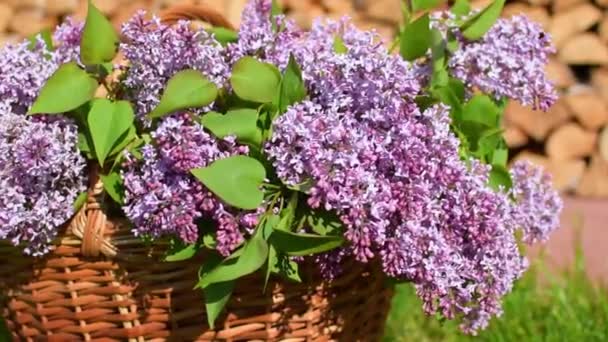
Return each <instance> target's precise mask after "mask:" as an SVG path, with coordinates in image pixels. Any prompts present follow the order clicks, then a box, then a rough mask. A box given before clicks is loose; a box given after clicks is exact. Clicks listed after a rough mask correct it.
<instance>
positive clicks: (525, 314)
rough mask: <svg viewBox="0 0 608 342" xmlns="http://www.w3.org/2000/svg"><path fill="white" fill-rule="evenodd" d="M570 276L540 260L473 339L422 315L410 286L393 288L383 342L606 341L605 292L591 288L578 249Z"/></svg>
mask: <svg viewBox="0 0 608 342" xmlns="http://www.w3.org/2000/svg"><path fill="white" fill-rule="evenodd" d="M575 259H576V260H575V262H574V265H572V267H571V268H570V270H569V271H565V272H562V273H559V274H557V273H549V272H548V271H546V267H545V263H544V262H543V261H542V258H541V260H539V261H537V262H535V263H534V265H533V266H532V268H531V269H530V270H529V271H528V272H527V273H526V275H524V277H523V278H522V279H521V280H520V281H519V282H518V283H517V284H516V286H515V288H514V290H513V292H511V293H510V294H509V295H507V296H506V298H505V300H504V314H503V316H502V317H500V318H494V319H493V320H492V321H491V323H490V326H489V327H488V329H486V330H485V331H482V332H480V333H479V336H477V337H470V336H466V335H463V334H462V333H460V332H459V330H458V327H457V324H456V323H455V322H451V321H450V322H445V323H440V322H439V321H437V320H436V319H434V318H432V317H428V316H426V315H425V314H424V313H423V312H422V308H421V302H420V300H419V299H418V298H417V297H416V295H415V293H414V290H413V287H412V286H411V285H409V284H404V285H400V286H398V287H397V293H396V296H395V298H394V300H393V309H392V310H391V313H390V316H389V319H388V321H387V325H386V331H385V338H384V341H416V342H419V341H420V342H425V341H492V342H495V341H497V342H501V341H517V342H528V341H568V342H569V341H576V342H579V341H580V342H588V341H608V289H606V288H605V287H604V288H600V287H597V286H595V285H593V284H592V283H591V282H590V280H589V279H588V278H587V276H586V273H585V269H584V258H583V253H582V251H581V250H580V248H577V253H576V258H575Z"/></svg>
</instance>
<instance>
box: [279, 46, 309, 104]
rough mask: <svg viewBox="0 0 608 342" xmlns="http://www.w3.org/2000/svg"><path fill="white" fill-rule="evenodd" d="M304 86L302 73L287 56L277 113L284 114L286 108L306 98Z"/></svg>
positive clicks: (291, 56)
mask: <svg viewBox="0 0 608 342" xmlns="http://www.w3.org/2000/svg"><path fill="white" fill-rule="evenodd" d="M306 95H307V92H306V86H305V85H304V81H303V80H302V71H301V70H300V66H299V65H298V62H297V61H296V59H295V58H294V57H293V55H290V56H289V63H288V64H287V68H286V69H285V74H284V75H283V80H282V81H281V93H280V96H279V105H278V107H279V112H281V113H284V112H285V111H286V110H287V107H289V106H291V105H292V104H295V103H298V102H300V101H302V100H304V98H306Z"/></svg>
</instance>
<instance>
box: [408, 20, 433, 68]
mask: <svg viewBox="0 0 608 342" xmlns="http://www.w3.org/2000/svg"><path fill="white" fill-rule="evenodd" d="M429 24H430V20H429V15H428V14H424V15H423V16H421V17H420V18H418V19H416V20H415V21H413V22H412V23H410V24H408V25H407V26H405V28H404V30H403V32H402V33H401V39H400V41H401V49H400V51H401V56H402V57H403V58H404V59H405V60H408V61H413V60H415V59H417V58H420V57H422V56H424V55H425V54H426V52H427V51H428V50H429V48H430V47H431V44H432V42H433V35H432V33H431V29H430V26H429Z"/></svg>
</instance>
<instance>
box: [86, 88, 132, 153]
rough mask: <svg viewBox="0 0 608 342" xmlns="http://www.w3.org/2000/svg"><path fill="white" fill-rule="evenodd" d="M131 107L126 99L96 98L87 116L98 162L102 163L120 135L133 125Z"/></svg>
mask: <svg viewBox="0 0 608 342" xmlns="http://www.w3.org/2000/svg"><path fill="white" fill-rule="evenodd" d="M134 117H135V116H134V114H133V108H131V104H130V103H129V102H127V101H117V102H112V101H110V100H106V99H97V100H95V101H94V102H93V105H92V106H91V111H90V112H89V116H88V118H87V122H88V123H89V132H90V133H91V139H92V140H93V146H94V147H95V155H96V156H97V159H98V160H99V164H100V165H103V164H104V162H105V159H106V157H107V156H108V154H109V153H110V151H112V147H114V146H115V145H116V143H117V142H118V141H119V139H120V138H121V136H122V135H123V134H124V133H125V132H127V131H128V130H129V128H130V127H131V126H132V125H133V119H134Z"/></svg>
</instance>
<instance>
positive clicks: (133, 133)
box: [109, 125, 137, 156]
mask: <svg viewBox="0 0 608 342" xmlns="http://www.w3.org/2000/svg"><path fill="white" fill-rule="evenodd" d="M136 138H137V129H136V128H135V126H134V125H131V126H130V127H129V129H128V130H127V131H126V132H124V133H123V134H122V135H121V136H120V137H119V138H118V140H117V141H116V143H115V144H114V146H113V147H112V150H111V151H110V154H109V156H113V155H116V154H118V153H120V152H122V151H123V150H124V149H125V148H126V147H127V146H128V145H129V144H130V143H131V142H133V141H134V140H135V139H136Z"/></svg>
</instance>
